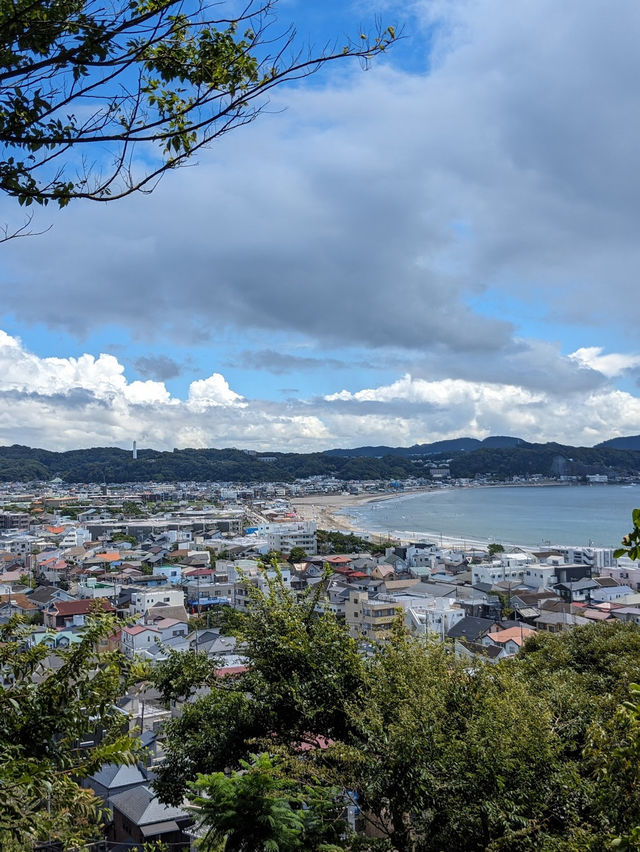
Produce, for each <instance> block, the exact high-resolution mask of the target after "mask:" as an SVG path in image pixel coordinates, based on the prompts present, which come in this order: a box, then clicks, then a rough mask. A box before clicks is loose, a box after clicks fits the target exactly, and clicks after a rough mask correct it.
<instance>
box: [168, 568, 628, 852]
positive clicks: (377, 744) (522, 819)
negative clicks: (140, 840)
mask: <svg viewBox="0 0 640 852" xmlns="http://www.w3.org/2000/svg"><path fill="white" fill-rule="evenodd" d="M242 643H243V644H242V647H243V652H244V654H245V655H246V659H247V670H246V671H245V672H244V673H241V674H239V675H236V676H234V677H230V678H224V679H220V678H212V677H210V676H206V680H207V683H208V684H209V686H210V692H209V693H208V694H207V695H205V696H204V697H201V698H198V699H196V700H195V701H193V700H192V701H189V702H188V703H187V704H186V705H185V708H184V712H183V713H182V716H181V717H179V718H177V719H174V720H173V721H172V722H171V723H169V726H168V728H167V731H166V733H167V741H166V747H167V752H166V754H167V760H166V762H165V764H164V765H163V766H162V767H161V768H160V771H159V776H158V780H157V782H156V783H157V789H158V791H159V793H160V796H161V798H163V799H165V800H167V801H171V802H173V801H179V800H180V799H181V797H182V796H183V794H184V793H185V791H189V790H190V791H191V793H192V794H194V793H195V794H196V795H198V796H204V799H205V800H206V797H207V795H209V793H211V795H212V796H216V797H220V796H224V797H226V799H225V801H226V803H227V805H228V808H227V811H226V813H228V816H229V822H228V823H227V824H226V828H225V825H222V824H221V823H220V821H219V820H216V819H214V820H213V821H212V822H211V823H210V825H211V827H212V837H215V838H217V839H219V838H220V837H221V836H222V835H221V834H220V832H222V834H225V831H226V832H227V833H228V832H234V836H233V843H234V844H237V845H238V848H243V847H242V839H243V838H244V839H246V838H247V837H248V834H247V832H249V830H250V829H252V828H255V827H251V826H249V825H246V826H245V830H244V833H243V830H242V827H241V826H240V827H239V825H238V820H237V819H235V817H234V814H237V808H238V807H239V804H240V788H241V787H242V783H241V781H240V778H241V777H242V776H243V775H244V774H246V773H247V772H251V773H253V774H255V773H258V775H260V773H262V775H261V778H262V782H263V783H264V784H265V785H266V786H267V788H268V789H270V790H271V791H272V793H273V795H274V796H276V797H277V796H278V795H279V794H278V793H277V791H276V789H275V788H276V787H278V785H280V789H281V790H282V796H283V801H282V802H281V804H282V806H283V807H284V811H283V812H282V816H283V819H284V823H283V824H282V825H280V829H286V828H287V825H288V822H287V821H288V820H289V819H290V813H289V810H288V807H289V806H290V805H291V799H290V798H288V797H289V792H288V791H291V790H294V789H300V790H304V789H307V787H309V786H310V787H311V788H312V789H313V790H314V791H315V794H316V796H317V801H323V802H325V803H327V802H329V801H333V802H334V803H335V802H336V795H337V794H336V791H341V793H340V795H341V796H342V797H343V798H342V801H343V802H344V799H345V798H347V799H349V798H351V799H352V800H353V801H354V802H357V806H358V808H359V812H360V823H361V824H360V829H361V831H364V832H365V833H366V835H367V837H366V838H365V837H362V836H359V837H357V836H354V835H352V834H350V833H349V832H347V833H345V834H343V835H342V837H341V838H340V840H339V841H338V845H339V846H340V848H342V849H345V850H355V849H368V850H373V849H379V850H391V849H394V850H398V852H481V850H483V852H486V850H491V852H499V850H504V852H507V850H508V851H509V852H534V850H540V851H541V852H542V850H544V852H548V851H549V850H554V852H578V850H580V852H584V850H592V852H596V850H604V849H606V848H613V847H612V844H615V843H618V844H619V845H620V844H626V847H625V846H622V847H621V848H629V849H640V828H639V826H640V805H639V801H640V798H639V797H640V794H639V793H638V770H637V754H638V748H639V745H638V744H639V743H640V735H639V734H638V731H640V725H639V724H638V719H640V710H639V709H638V707H639V705H638V695H639V694H640V693H638V692H637V690H636V691H634V690H635V689H636V688H635V687H634V686H633V684H634V683H636V682H638V681H640V630H638V628H637V627H636V626H635V625H634V624H625V623H622V622H617V623H611V624H609V623H607V624H601V623H598V624H593V625H589V626H586V627H582V628H575V629H573V630H572V631H570V632H567V633H565V634H563V635H551V634H541V633H539V634H537V635H535V636H534V637H532V638H531V639H529V640H528V641H527V642H526V643H525V646H524V649H523V651H522V652H521V653H520V655H518V657H516V658H513V659H511V660H506V661H503V662H501V663H499V664H497V665H491V664H488V663H485V664H481V663H479V664H477V665H470V664H469V662H468V661H467V660H466V659H461V658H458V657H457V656H456V655H455V654H454V653H453V649H452V648H451V647H450V646H448V645H447V644H441V643H438V642H435V641H431V640H426V641H425V640H423V639H418V638H414V637H411V636H409V635H408V634H407V633H406V631H405V630H404V628H403V626H402V624H401V623H400V622H398V623H397V624H396V626H395V629H394V631H392V634H391V636H390V637H389V639H388V640H387V641H386V642H385V644H384V645H381V646H380V647H379V648H378V649H376V650H374V651H373V653H372V652H371V650H370V649H369V652H368V653H366V654H365V653H363V649H361V648H359V646H358V643H357V642H356V641H355V640H353V639H351V638H350V637H349V635H348V632H347V630H346V628H345V627H344V625H343V624H341V623H340V622H339V621H338V620H336V618H335V617H334V616H333V615H332V614H329V613H322V612H321V611H320V610H319V608H318V607H317V601H315V595H314V593H313V592H310V593H307V595H306V596H305V597H304V598H303V600H302V601H301V602H298V601H296V599H295V597H294V596H293V594H292V593H291V592H289V591H288V590H287V589H285V588H284V587H283V586H282V584H281V583H279V581H278V578H277V577H276V579H275V580H274V581H273V582H272V583H271V585H270V587H269V590H268V592H267V593H266V594H264V595H261V594H260V593H258V592H256V593H255V594H254V608H253V610H252V611H251V612H250V614H249V616H248V618H247V620H246V621H245V623H244V625H243V627H242ZM159 685H160V686H162V684H161V683H160V684H159ZM190 688H191V687H190ZM170 697H172V698H175V697H176V695H175V691H172V692H171V695H170ZM260 755H261V756H260ZM267 756H268V758H267ZM269 761H275V764H273V765H272V764H271V763H270V762H269ZM256 767H262V769H257V768H256ZM217 773H223V774H222V775H220V774H217ZM249 780H251V782H252V783H253V782H257V780H258V779H257V778H255V777H253V776H252V778H251V779H247V781H246V782H244V783H245V784H248V783H249ZM262 782H261V783H262ZM296 785H298V787H297V788H296ZM234 791H236V792H234ZM287 802H289V805H287ZM262 804H263V805H264V806H265V807H266V806H267V805H269V802H266V803H264V802H263V803H262ZM276 817H277V815H274V819H276ZM203 819H205V822H206V814H203ZM331 825H333V824H332V823H331ZM280 829H279V830H280ZM238 831H240V834H238V833H237V832H238ZM296 837H297V838H298V839H299V838H300V835H299V834H296ZM296 842H297V840H296ZM292 843H293V841H292ZM293 846H294V848H295V843H293ZM247 848H248V847H247ZM257 848H261V847H259V846H258V847H257ZM265 848H266V847H265ZM273 848H275V847H273ZM303 848H306V849H310V850H314V849H320V848H323V847H322V845H321V842H320V841H318V843H317V845H314V844H313V843H311V842H309V843H307V845H306V846H304V847H303Z"/></svg>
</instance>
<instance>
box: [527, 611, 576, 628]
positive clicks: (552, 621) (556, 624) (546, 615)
mask: <svg viewBox="0 0 640 852" xmlns="http://www.w3.org/2000/svg"><path fill="white" fill-rule="evenodd" d="M588 623H589V621H588V619H586V618H584V617H583V616H582V615H574V614H573V613H571V612H551V611H549V610H544V611H542V612H541V613H540V614H539V615H538V617H537V618H536V619H535V621H534V624H535V628H536V630H546V631H548V632H549V633H560V632H561V631H563V630H568V629H569V628H570V627H581V626H583V625H585V624H588Z"/></svg>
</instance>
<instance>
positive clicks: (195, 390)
mask: <svg viewBox="0 0 640 852" xmlns="http://www.w3.org/2000/svg"><path fill="white" fill-rule="evenodd" d="M241 400H242V396H241V395H240V394H239V393H236V392H235V391H232V390H231V388H230V387H229V385H228V383H227V380H226V379H225V377H224V376H223V375H221V374H220V373H213V375H211V376H209V378H208V379H198V380H197V381H195V382H192V383H191V385H190V386H189V405H190V407H191V408H192V409H193V410H194V411H203V410H204V409H206V408H208V407H209V406H217V405H232V404H233V403H239V402H241Z"/></svg>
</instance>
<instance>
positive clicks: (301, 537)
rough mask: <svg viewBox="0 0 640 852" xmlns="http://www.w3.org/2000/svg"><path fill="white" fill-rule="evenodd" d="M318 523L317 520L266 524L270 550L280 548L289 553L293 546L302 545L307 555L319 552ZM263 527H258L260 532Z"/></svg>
mask: <svg viewBox="0 0 640 852" xmlns="http://www.w3.org/2000/svg"><path fill="white" fill-rule="evenodd" d="M316 529H317V524H316V522H315V521H296V522H295V523H272V524H265V527H264V531H265V533H266V536H267V544H268V546H269V550H279V551H281V552H282V553H289V552H290V550H291V548H293V547H301V548H302V549H303V550H304V551H305V553H306V554H307V556H314V555H315V554H316V553H317V552H318V546H317V542H316ZM261 532H262V528H259V529H258V533H259V534H260V533H261Z"/></svg>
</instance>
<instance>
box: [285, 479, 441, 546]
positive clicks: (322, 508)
mask: <svg viewBox="0 0 640 852" xmlns="http://www.w3.org/2000/svg"><path fill="white" fill-rule="evenodd" d="M433 491H440V489H439V488H413V489H411V490H410V491H401V492H400V493H393V494H312V495H310V496H308V497H294V498H293V499H292V500H290V503H291V505H292V506H293V508H294V509H295V512H296V514H297V515H298V516H299V517H300V519H301V520H303V521H315V522H316V523H317V525H318V528H319V529H323V530H337V531H340V532H357V533H364V532H366V533H367V535H371V533H369V532H368V531H367V530H363V529H362V528H360V527H356V526H355V525H354V524H353V523H352V522H351V521H349V520H347V518H345V516H344V514H343V512H345V511H348V510H349V509H350V508H353V507H354V506H364V505H365V504H366V503H377V502H382V501H384V500H397V499H398V498H399V497H406V496H408V495H417V494H426V493H429V492H433Z"/></svg>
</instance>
